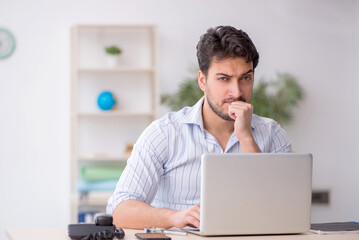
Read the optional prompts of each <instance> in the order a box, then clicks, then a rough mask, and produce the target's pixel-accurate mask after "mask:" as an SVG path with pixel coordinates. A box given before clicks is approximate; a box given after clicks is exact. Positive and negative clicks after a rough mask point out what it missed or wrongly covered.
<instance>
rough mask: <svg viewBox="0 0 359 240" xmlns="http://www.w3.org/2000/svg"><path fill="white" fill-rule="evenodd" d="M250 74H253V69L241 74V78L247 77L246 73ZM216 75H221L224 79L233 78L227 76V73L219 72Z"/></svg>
mask: <svg viewBox="0 0 359 240" xmlns="http://www.w3.org/2000/svg"><path fill="white" fill-rule="evenodd" d="M251 72H254V70H253V69H249V70H248V71H247V72H245V73H242V74H241V76H244V75H247V74H248V73H251ZM216 75H221V76H225V77H233V76H232V75H229V74H227V73H221V72H219V73H216Z"/></svg>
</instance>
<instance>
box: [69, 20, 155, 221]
mask: <svg viewBox="0 0 359 240" xmlns="http://www.w3.org/2000/svg"><path fill="white" fill-rule="evenodd" d="M71 36H72V38H71V75H72V76H71V218H72V219H71V221H72V222H77V221H78V216H79V212H81V211H101V212H104V211H105V207H106V204H107V200H108V197H109V196H110V195H111V192H88V193H87V196H90V197H88V198H87V199H80V196H81V194H80V193H79V192H78V191H77V183H78V180H79V179H80V177H81V176H80V171H81V168H82V167H83V166H86V165H96V166H125V165H126V160H127V157H128V156H125V155H124V152H125V147H126V144H128V143H134V142H135V141H136V140H137V138H138V137H139V135H140V134H141V132H142V131H143V130H144V129H145V128H146V127H147V126H148V125H149V124H150V123H151V122H152V121H153V120H154V119H155V118H156V116H157V112H158V107H159V100H160V98H159V91H158V88H159V87H158V80H157V74H156V72H157V66H156V62H157V61H156V58H157V57H156V45H157V44H156V42H157V40H156V29H155V26H152V25H140V26H139V25H133V26H131V25H126V26H123V25H77V26H74V27H73V28H72V32H71ZM110 45H117V46H119V47H120V48H121V49H122V51H123V52H122V53H121V55H120V60H119V64H118V66H115V67H110V66H108V65H107V64H106V53H105V50H104V49H105V47H106V46H110ZM103 91H111V92H112V93H114V95H115V96H116V101H117V103H116V106H115V108H114V109H112V110H109V111H102V110H100V109H99V107H98V106H97V98H98V95H99V94H100V93H101V92H103Z"/></svg>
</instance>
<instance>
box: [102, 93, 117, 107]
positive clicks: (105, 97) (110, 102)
mask: <svg viewBox="0 0 359 240" xmlns="http://www.w3.org/2000/svg"><path fill="white" fill-rule="evenodd" d="M115 104H116V100H115V98H114V96H113V94H112V93H111V92H109V91H105V92H102V93H101V94H100V95H99V96H98V99H97V105H98V106H99V108H101V109H102V110H110V109H111V108H112V107H113V106H114V105H115Z"/></svg>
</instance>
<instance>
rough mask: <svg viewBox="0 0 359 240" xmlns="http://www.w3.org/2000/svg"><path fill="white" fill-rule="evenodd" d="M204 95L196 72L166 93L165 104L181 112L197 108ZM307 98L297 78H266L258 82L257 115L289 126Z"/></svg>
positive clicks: (255, 92)
mask: <svg viewBox="0 0 359 240" xmlns="http://www.w3.org/2000/svg"><path fill="white" fill-rule="evenodd" d="M194 72H195V71H194ZM197 72H198V70H197ZM202 96H203V92H202V90H201V89H200V88H199V86H198V83H197V73H196V74H193V76H192V77H189V78H186V79H185V80H184V81H183V82H182V83H180V85H179V89H178V91H177V92H176V93H174V94H162V95H161V103H162V104H165V105H167V106H168V107H169V108H170V109H171V110H173V111H177V110H179V109H181V108H183V107H185V106H193V105H194V104H195V103H196V102H197V101H198V100H199V99H200V98H201V97H202ZM303 98H304V90H303V89H302V87H301V86H300V85H299V83H298V82H297V79H296V78H295V77H294V76H292V75H290V74H288V73H277V77H276V79H274V80H272V81H265V79H263V78H262V79H259V80H258V82H255V86H254V88H253V95H252V99H251V103H252V104H253V106H254V110H253V111H254V113H255V114H257V115H259V116H262V117H269V118H272V119H274V120H276V121H277V122H278V123H280V124H281V125H286V124H289V123H291V122H292V120H293V113H292V111H293V109H294V108H295V107H296V106H297V105H298V103H299V102H300V101H301V100H302V99H303Z"/></svg>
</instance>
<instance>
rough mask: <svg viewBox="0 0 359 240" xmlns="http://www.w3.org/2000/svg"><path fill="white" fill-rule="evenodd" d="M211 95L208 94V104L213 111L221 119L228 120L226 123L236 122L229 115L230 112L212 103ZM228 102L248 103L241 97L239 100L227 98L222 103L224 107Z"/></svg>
mask: <svg viewBox="0 0 359 240" xmlns="http://www.w3.org/2000/svg"><path fill="white" fill-rule="evenodd" d="M209 95H210V94H208V93H207V102H208V105H209V107H210V108H211V109H212V111H213V112H214V113H216V114H217V115H218V116H219V117H220V118H222V119H223V120H226V121H234V119H233V118H231V117H230V116H229V114H228V112H224V111H223V110H222V109H221V106H219V105H217V104H215V103H213V102H212V100H211V99H210V97H209ZM228 101H233V102H236V101H242V102H247V101H246V100H245V99H244V98H243V97H242V96H240V97H239V98H232V97H231V98H226V99H224V100H223V101H222V105H223V104H224V103H226V102H228Z"/></svg>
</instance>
